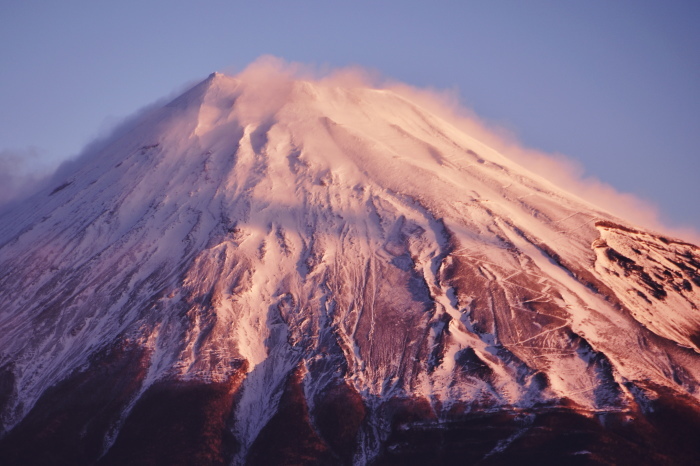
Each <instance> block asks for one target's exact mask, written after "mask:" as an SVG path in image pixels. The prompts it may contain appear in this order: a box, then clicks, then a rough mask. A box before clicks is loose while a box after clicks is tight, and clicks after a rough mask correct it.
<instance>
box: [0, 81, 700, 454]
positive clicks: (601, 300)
mask: <svg viewBox="0 0 700 466" xmlns="http://www.w3.org/2000/svg"><path fill="white" fill-rule="evenodd" d="M7 215H8V216H6V217H5V218H4V221H3V222H0V270H2V271H3V272H2V274H1V275H0V310H1V311H0V348H2V350H0V351H2V352H1V353H0V388H1V389H0V410H1V413H2V417H0V420H1V422H2V427H3V429H5V431H6V432H8V433H7V435H6V437H5V438H3V439H2V440H0V460H3V459H6V458H11V459H12V460H13V461H7V462H14V463H22V462H24V463H31V462H32V461H33V462H38V460H37V461H34V460H36V458H35V457H33V456H32V455H35V454H38V453H36V452H37V451H41V452H52V451H53V450H52V448H54V449H55V445H67V446H66V447H65V448H66V449H68V450H70V451H74V452H83V453H75V454H80V455H83V454H84V455H88V456H89V457H85V458H84V463H94V462H96V461H97V460H98V458H102V460H101V461H105V462H107V463H110V462H111V463H114V464H119V463H122V464H123V463H125V462H128V461H127V459H128V458H133V457H135V456H134V455H136V456H138V455H139V454H141V455H146V456H148V455H154V454H155V453H158V454H159V455H160V454H162V455H164V456H162V457H163V458H170V457H169V456H168V455H171V454H174V453H173V451H175V452H180V453H182V452H181V451H180V449H187V448H191V449H193V450H192V451H197V452H199V453H197V454H200V453H201V452H202V451H203V450H202V449H203V448H205V447H206V448H210V451H207V452H206V454H207V455H210V456H211V455H214V456H216V455H218V456H217V458H218V459H217V461H219V462H222V463H223V462H225V461H233V462H238V463H244V462H253V463H255V462H258V463H260V464H266V463H267V464H270V463H283V462H287V463H294V462H299V461H301V460H300V458H306V459H307V460H308V458H312V459H313V461H316V462H353V461H354V462H357V463H368V462H371V461H377V462H382V461H385V462H391V461H394V460H395V462H399V463H401V462H406V461H407V460H408V459H411V455H412V454H413V453H411V452H413V451H414V450H415V451H419V452H422V453H421V454H422V455H424V456H421V458H422V460H426V461H423V462H427V459H426V458H428V457H429V456H430V455H429V454H428V453H426V452H429V451H433V452H434V451H435V450H436V449H437V448H438V447H437V446H436V445H432V444H431V443H430V439H435V438H440V439H443V438H447V437H448V436H445V435H444V433H445V430H450V429H455V432H458V433H459V432H462V430H464V431H466V432H481V431H483V430H484V429H483V428H482V427H483V425H482V424H480V423H483V422H484V421H483V420H484V419H488V420H489V423H490V425H491V426H492V427H493V426H495V427H494V429H491V430H488V433H487V434H484V437H483V438H482V437H478V435H476V434H474V435H476V437H474V439H472V437H471V436H470V437H469V439H470V440H469V441H468V442H466V443H464V442H456V443H450V444H445V445H443V443H440V447H439V448H443V447H444V448H445V451H447V452H448V453H445V454H448V455H451V457H454V458H458V457H459V458H462V457H463V455H467V454H468V455H473V456H474V455H475V456H474V458H472V459H474V462H476V461H480V460H483V459H485V458H490V457H497V458H501V459H504V461H505V459H513V458H515V457H517V456H518V454H519V453H518V452H521V451H529V452H530V453H532V454H534V453H533V452H532V451H531V450H528V448H530V447H528V445H531V444H537V445H539V444H540V443H538V442H539V441H540V440H542V438H545V439H549V440H548V441H551V442H553V443H557V439H558V438H559V437H557V435H559V434H560V433H559V432H550V431H548V430H547V431H546V432H545V433H542V432H540V431H539V430H537V429H534V430H533V429H532V426H539V425H545V424H546V422H550V421H551V419H555V420H556V422H563V423H564V424H565V425H566V423H569V425H570V426H571V432H574V433H575V434H572V435H579V434H577V433H581V432H583V434H580V435H581V439H584V438H588V437H587V436H590V435H593V436H594V437H595V438H596V439H598V440H599V442H597V443H595V442H594V443H595V444H594V445H588V444H586V445H584V446H582V447H581V448H578V447H577V448H576V449H574V450H572V451H569V450H567V449H566V448H568V447H561V448H562V450H561V451H559V450H556V449H555V450H554V453H551V454H553V455H555V456H556V455H559V456H556V459H557V460H559V461H558V462H566V459H567V458H569V459H570V456H571V455H575V454H580V452H581V451H584V450H585V451H594V453H595V454H602V453H601V452H603V450H601V449H600V448H601V447H600V445H607V444H609V443H610V442H619V440H615V439H619V438H625V439H633V440H630V441H629V442H631V443H630V444H632V445H633V446H632V447H630V444H624V445H622V447H624V448H626V450H624V452H626V453H624V452H623V453H621V455H623V456H624V455H625V454H628V453H629V454H637V453H634V451H636V450H635V448H646V449H647V450H644V451H645V452H646V453H645V454H647V453H648V454H649V455H652V456H653V455H656V456H653V457H654V458H656V459H659V458H661V459H664V458H667V457H666V456H664V455H671V457H673V458H681V459H685V458H686V456H683V455H686V454H687V455H689V456H692V453H687V452H685V450H682V451H681V453H673V452H672V447H673V446H674V445H676V444H675V443H674V442H675V441H676V440H674V438H675V437H673V436H669V435H670V434H669V435H666V434H661V433H660V432H663V431H664V429H663V427H664V426H663V425H661V424H658V425H657V424H654V423H655V422H657V421H656V420H655V418H654V417H653V416H651V415H649V413H651V412H652V411H653V410H667V411H669V410H670V411H669V412H671V413H672V415H673V416H681V415H680V414H678V413H679V412H680V411H683V410H687V413H692V416H694V415H695V414H697V413H700V409H699V404H698V399H697V397H698V393H699V392H700V359H699V357H700V356H699V353H700V347H699V346H698V344H699V343H698V342H699V341H700V339H699V338H698V335H700V317H699V316H698V314H697V308H698V306H700V295H699V294H698V291H697V290H698V287H700V276H698V268H700V253H699V251H698V249H697V248H696V247H695V246H693V245H691V244H688V243H682V242H672V241H669V240H668V239H666V238H663V237H659V236H658V235H654V234H652V233H649V232H645V231H643V230H641V229H639V228H636V227H631V226H626V225H625V222H624V221H623V220H621V219H618V218H616V217H614V216H613V215H611V214H609V213H608V212H606V211H604V210H602V209H599V208H597V207H595V206H594V205H592V204H590V203H588V202H586V201H584V200H582V199H580V198H578V197H577V196H574V195H572V194H570V193H567V192H566V191H564V190H562V189H560V188H558V187H556V186H554V185H553V184H552V183H550V182H548V181H547V180H544V179H543V178H542V177H541V176H538V175H537V174H534V173H532V172H530V171H528V170H527V169H526V168H524V167H522V166H521V165H519V164H517V163H515V162H514V161H512V160H510V159H508V158H507V157H505V156H504V155H502V154H500V153H498V152H497V151H495V150H494V149H492V148H491V147H489V146H488V145H487V144H484V143H482V142H480V141H478V140H477V139H476V138H474V137H472V136H471V135H469V134H466V133H464V132H463V131H461V130H460V129H458V128H456V127H455V126H453V125H451V124H450V123H448V122H446V121H445V120H444V119H442V118H440V117H439V116H437V115H435V114H433V113H431V112H429V111H428V110H426V109H425V108H424V107H421V106H420V105H418V104H417V103H415V102H412V101H411V100H410V99H408V98H406V97H404V96H401V95H399V94H396V93H394V92H391V91H383V90H376V89H371V88H369V87H362V86H359V85H340V84H338V83H337V82H334V81H327V82H321V81H318V82H317V81H308V80H303V79H300V78H296V77H294V75H292V74H290V73H285V72H281V71H279V70H277V71H275V69H274V67H273V71H272V72H269V70H265V69H259V70H256V69H255V68H252V69H250V70H247V71H246V72H244V73H242V74H241V75H239V76H236V77H230V76H225V75H221V74H213V75H210V76H209V78H207V79H206V80H204V81H202V82H201V83H199V84H197V85H195V86H194V87H193V88H191V89H190V90H188V91H187V92H185V93H184V94H183V95H182V96H180V97H178V98H177V99H175V100H173V101H172V102H171V103H170V104H168V105H167V106H166V107H164V108H163V109H161V110H159V111H156V112H155V113H153V114H149V116H148V117H147V118H144V120H143V121H142V122H141V124H140V125H139V126H138V127H137V128H135V129H134V130H133V131H131V132H130V133H128V134H126V135H120V137H118V138H116V137H115V138H114V139H113V140H111V141H108V144H106V145H105V147H103V148H101V149H100V150H99V152H97V153H95V154H93V156H92V157H90V158H87V159H86V160H85V163H84V164H83V165H81V166H79V167H76V169H75V170H74V172H72V173H71V174H69V175H68V176H67V178H66V180H65V181H63V182H61V183H60V184H59V185H57V186H56V187H55V188H54V189H52V190H48V191H46V192H43V193H39V194H38V195H37V196H36V197H35V198H33V199H30V200H29V201H27V204H26V205H24V206H23V208H22V209H18V210H16V211H15V212H14V213H12V214H11V215H12V216H10V214H7ZM4 387H10V388H9V389H6V388H4ZM86 394H87V396H86ZM674 403H675V404H674ZM56 406H58V407H56ZM95 406H99V407H103V406H107V408H104V409H102V408H100V409H96V408H95ZM65 413H68V414H65ZM494 413H496V414H494ZM71 416H72V417H71ZM688 416H690V417H692V416H691V414H688ZM192 419H202V423H203V424H204V425H205V427H206V428H202V426H201V425H196V426H195V425H194V424H193V423H192V422H193V421H192ZM597 419H604V420H605V422H604V423H603V422H602V421H601V422H599V421H598V420H597ZM683 419H686V418H683ZM693 419H694V418H693ZM698 419H700V416H698ZM547 420H550V421H547ZM630 420H633V421H634V422H639V423H641V424H639V425H643V428H641V427H640V428H636V427H630V424H629V422H628V421H630ZM551 422H555V421H551ZM693 422H695V421H693ZM541 423H545V424H541ZM45 425H50V426H63V427H62V428H58V429H57V430H56V431H55V432H53V433H49V434H47V433H46V431H45V430H44V426H45ZM635 425H636V424H635ZM693 425H697V426H698V427H700V421H698V422H697V424H693ZM163 426H165V427H163ZM288 426H292V428H289V427H288ZM650 426H651V427H650ZM290 429H291V432H289V431H288V430H290ZM190 431H192V432H195V433H194V434H192V435H191V436H185V438H183V435H182V433H183V432H190ZM56 432H58V433H56ZM84 432H89V434H90V435H84ZM151 432H166V433H165V434H163V435H165V436H166V437H168V438H169V439H170V440H169V441H168V442H166V443H167V444H168V445H167V447H166V446H165V444H162V443H163V441H162V438H161V437H157V436H155V437H153V438H151V437H150V436H151ZM538 432H539V433H538ZM649 432H651V433H649ZM426 433H427V434H426ZM657 433H659V435H660V436H661V437H659V438H661V440H658V439H657V438H656V437H655V435H656V434H657ZM287 434H289V435H287ZM61 435H65V436H66V439H64V440H65V441H63V440H61V441H58V440H56V441H54V440H50V441H48V443H49V445H43V444H42V445H43V446H45V447H46V448H37V447H36V446H35V445H34V442H39V444H41V442H44V440H42V439H46V438H51V439H55V438H58V437H56V436H61ZM154 435H155V434H154ZM159 435H160V434H159ZM210 435H211V436H212V437H209V436H210ZM470 435H471V434H470ZM52 436H53V437H52ZM542 436H544V437H542ZM156 437H157V438H156ZM457 437H460V438H461V437H462V436H461V435H458V436H457ZM477 437H478V438H477ZM521 437H522V438H523V439H525V441H523V442H522V444H521V443H519V442H518V441H517V439H519V438H521ZM144 438H145V439H146V440H147V441H144V440H143V439H144ZM450 438H451V437H450ZM577 438H578V437H577ZM159 439H160V440H159ZM232 439H234V440H232ZM281 439H282V440H281ZM59 440H60V439H59ZM472 440H473V441H472ZM652 440H653V442H655V443H654V445H657V447H658V450H654V451H648V449H649V448H651V447H648V446H646V445H648V444H649V442H651V441H652ZM23 442H24V443H23ZM52 442H53V443H52ZM436 442H437V441H436ZM440 442H442V440H441V441H440ZM161 444H162V445H161ZM172 445H175V447H173V446H172ZM407 445H411V448H409V447H407ZM475 445H476V446H475ZM567 445H568V444H567ZM413 447H415V448H414V449H412V448H413ZM584 447H585V448H584ZM431 448H432V450H431ZM558 448H559V447H558ZM71 449H72V450H71ZM149 449H150V450H149ZM518 449H521V450H518ZM134 451H139V452H141V453H138V454H135V453H134ZM183 451H184V450H183ZM188 451H189V450H188ZM7 452H9V453H7ZM84 452H92V453H84ZM154 452H155V453H154ZM290 452H291V453H290ZM669 452H671V453H669ZM54 453H55V454H56V455H58V454H59V452H54ZM42 454H43V453H42ZM46 454H49V453H46ZM51 454H53V453H51ZM201 454H204V453H201ZM229 454H231V455H234V456H226V455H229ZM539 454H540V455H542V454H543V453H539ZM674 454H675V455H676V456H673V455H674ZM3 455H5V456H3ZM90 455H92V456H90ZM275 455H277V456H275ZM285 455H292V456H291V457H288V456H285ZM294 455H296V456H294ZM425 455H427V456H425ZM509 455H510V456H509ZM210 456H207V457H210ZM144 457H145V456H144ZM149 457H150V456H149ZM18 458H19V459H22V461H20V460H18ZM32 458H33V459H32ZM470 458H471V456H470ZM552 458H554V457H552ZM173 461H174V460H173ZM173 461H170V462H173ZM164 462H166V463H167V462H168V461H167V460H165V459H164ZM553 462H554V461H553Z"/></svg>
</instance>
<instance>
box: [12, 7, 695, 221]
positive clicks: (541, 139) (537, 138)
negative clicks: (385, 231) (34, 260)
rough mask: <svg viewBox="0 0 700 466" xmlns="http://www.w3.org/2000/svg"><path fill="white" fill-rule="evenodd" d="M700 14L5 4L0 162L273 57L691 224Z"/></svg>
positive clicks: (41, 157)
mask: <svg viewBox="0 0 700 466" xmlns="http://www.w3.org/2000/svg"><path fill="white" fill-rule="evenodd" d="M698 21H700V2H698V1H673V0H671V1H661V0H659V1H653V2H651V1H645V0H635V1H627V0H616V1H614V2H613V1H602V0H588V1H585V2H584V1H578V2H574V1H534V0H528V1H515V0H513V1H497V0H492V1H487V0H484V1H473V2H470V1H435V2H419V1H378V0H375V1H372V2H370V1H358V0H356V1H353V2H343V3H342V4H341V2H331V1H293V0H287V1H264V0H262V1H259V2H243V1H205V0H201V1H197V2H195V1H194V0H190V1H185V0H168V1H149V0H140V1H132V0H122V1H120V2H106V1H94V0H92V1H71V0H66V1H61V2H49V1H36V0H24V1H13V0H0V44H2V46H0V170H3V169H4V170H10V169H12V170H22V169H24V170H32V169H36V168H37V167H39V166H42V164H50V163H56V162H57V161H59V160H63V159H66V158H68V157H71V156H74V155H76V154H77V153H78V152H79V151H80V149H81V148H82V147H83V146H84V145H85V144H86V143H87V142H89V141H90V140H91V139H93V138H94V137H96V136H98V135H100V134H104V133H105V132H106V131H107V130H108V129H109V128H111V127H112V126H113V125H114V124H115V123H116V122H118V121H119V120H121V119H122V118H124V117H126V116H128V115H129V114H131V113H133V112H135V111H136V110H138V109H139V108H140V107H143V106H145V105H147V104H149V103H151V102H153V101H154V100H156V99H158V98H162V97H165V96H168V95H170V94H172V93H173V92H176V91H178V90H181V89H183V86H184V85H185V84H187V83H192V82H193V81H198V80H201V79H204V78H205V77H206V76H207V75H208V74H209V73H211V72H212V71H215V70H219V71H228V72H232V71H236V70H241V69H242V68H244V67H245V66H246V65H247V64H249V63H250V62H252V61H254V60H255V59H256V58H257V57H259V56H261V55H264V54H272V55H276V56H278V57H281V58H283V59H285V60H288V61H298V62H302V63H306V64H312V65H321V66H325V65H328V66H331V67H339V66H347V65H361V66H364V67H367V68H370V69H373V70H376V71H378V72H380V73H382V74H383V75H385V76H388V77H391V78H394V79H397V80H400V81H403V82H406V83H408V84H411V85H414V86H419V87H426V86H430V87H433V88H437V89H445V88H447V89H455V90H457V91H458V92H459V95H460V98H461V103H462V104H463V105H464V106H466V107H468V108H470V109H472V110H474V111H475V112H476V114H477V115H479V116H480V117H482V118H484V119H485V120H487V121H488V122H490V123H492V124H495V125H499V126H501V127H504V128H505V129H507V130H508V131H510V132H511V133H513V134H514V135H515V136H516V137H517V138H518V139H519V140H520V141H521V143H522V144H523V145H525V146H527V147H531V148H534V149H539V150H543V151H546V152H551V153H561V154H565V155H567V156H569V157H570V158H572V159H574V160H577V161H579V162H580V163H581V164H582V166H583V167H584V169H585V174H586V175H592V176H595V177H597V178H599V179H601V180H602V181H604V182H607V183H609V184H611V185H613V186H614V187H616V188H617V189H618V190H620V191H623V192H631V193H634V194H636V195H638V196H639V197H641V198H643V199H647V200H650V201H652V202H653V203H656V204H657V205H658V206H659V207H660V208H661V210H662V214H663V216H662V218H663V219H664V220H666V221H667V222H669V223H671V224H675V225H690V226H693V227H694V228H695V229H697V230H700V207H698V200H700V181H699V180H698V178H700V150H699V148H700V27H698ZM12 156H20V157H22V158H23V160H25V164H24V167H23V168H22V167H17V166H15V167H14V168H11V167H10V166H9V165H8V163H4V164H2V162H3V160H2V159H3V158H4V159H5V162H7V159H8V158H12Z"/></svg>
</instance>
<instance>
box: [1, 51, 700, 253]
mask: <svg viewBox="0 0 700 466" xmlns="http://www.w3.org/2000/svg"><path fill="white" fill-rule="evenodd" d="M227 74H235V79H237V80H239V82H240V85H241V86H243V88H245V92H241V98H240V99H238V100H236V107H237V109H236V114H237V115H238V116H240V117H242V118H243V119H245V120H249V121H258V122H266V121H268V120H270V119H271V118H272V117H273V116H274V114H275V113H276V112H277V111H278V110H279V108H280V107H281V106H282V105H283V104H284V102H285V101H286V100H287V98H288V97H289V95H290V92H291V91H292V87H293V83H294V82H295V81H297V80H307V81H313V82H315V83H316V84H318V85H323V86H338V87H370V88H377V89H387V90H391V91H393V92H396V93H398V94H399V95H401V96H403V97H405V98H407V99H408V100H411V101H412V102H414V103H416V104H418V105H420V106H421V107H423V108H425V109H426V110H428V111H430V112H432V113H434V114H435V115H436V116H438V117H440V118H442V119H444V120H446V121H447V122H449V123H451V124H452V125H453V126H455V127H457V128H459V129H461V130H462V131H464V132H465V133H467V134H469V135H470V136H471V137H473V138H475V139H477V140H479V141H481V142H482V143H484V144H486V145H488V146H490V147H492V148H493V149H495V150H497V151H498V152H500V153H501V154H503V155H505V156H506V157H508V158H510V159H511V160H513V161H515V162H516V163H519V164H520V165H522V166H523V167H525V168H527V169H528V170H530V171H531V172H533V173H535V174H537V175H540V176H541V177H543V178H545V179H547V180H549V181H551V182H552V183H554V184H556V185H558V186H560V187H561V188H563V189H565V190H567V191H569V192H571V193H573V194H575V195H577V196H579V197H581V198H582V199H585V200H587V201H589V202H591V203H593V204H596V205H597V206H599V207H601V208H603V209H605V210H608V211H609V212H611V213H612V214H614V215H617V216H619V217H621V218H624V219H626V220H629V221H632V222H634V223H636V224H639V225H641V226H644V227H647V228H650V229H653V230H657V231H659V232H663V233H665V234H668V235H672V236H677V237H681V238H685V239H688V240H691V241H694V242H696V243H700V233H698V232H697V231H695V230H694V229H692V228H689V227H680V228H679V227H676V226H670V225H667V224H664V222H662V220H661V216H660V211H659V208H658V207H657V206H656V205H654V204H653V203H651V202H650V201H647V200H643V199H641V198H639V197H637V196H635V195H634V194H631V193H623V192H619V191H618V190H616V189H615V188H614V187H612V186H611V185H609V184H607V183H604V182H602V181H600V180H598V179H597V178H595V177H593V176H589V175H585V170H584V168H583V166H582V165H581V164H580V163H579V162H577V161H575V160H573V159H571V158H569V157H567V156H565V155H561V154H548V153H543V152H540V151H537V150H533V149H529V148H527V147H524V146H523V145H522V144H521V143H519V142H518V140H517V138H516V137H515V136H514V135H513V134H512V133H509V132H508V131H506V130H504V129H503V128H500V127H498V126H496V125H492V124H490V123H488V122H487V121H485V120H483V119H481V118H479V117H478V116H477V115H476V114H475V113H474V112H472V111H471V110H469V109H467V108H465V107H464V106H462V105H461V103H460V99H459V95H458V94H457V92H455V91H444V90H443V91H441V90H434V89H420V88H416V87H413V86H410V85H407V84H404V83H400V82H397V81H395V80H391V79H388V78H385V77H382V76H381V74H380V73H378V72H376V71H373V70H368V69H366V68H362V67H359V66H354V67H345V68H331V67H327V66H309V65H304V64H300V63H290V62H286V61H284V60H282V59H280V58H277V57H272V56H263V57H260V58H259V59H258V60H256V61H255V62H253V63H252V64H250V65H248V66H247V67H246V68H245V69H243V70H242V71H240V72H238V73H227ZM171 97H172V94H171ZM171 97H169V98H168V99H161V100H159V101H158V102H156V103H154V104H151V105H149V106H147V107H145V108H143V109H141V110H139V111H138V112H136V113H135V114H134V115H132V116H131V117H129V118H127V119H125V120H124V121H123V122H122V123H121V124H119V125H117V126H116V127H115V128H114V129H113V130H112V132H111V133H110V134H108V135H106V136H103V137H100V138H98V139H96V140H95V141H93V142H92V143H90V144H88V145H87V146H86V148H85V149H84V150H83V151H82V153H81V155H79V156H78V157H77V158H76V159H74V160H72V161H69V162H66V163H64V164H63V165H62V166H61V167H59V169H58V170H57V173H56V175H55V176H54V177H53V179H57V178H60V176H62V174H64V173H66V171H67V170H71V169H72V167H75V165H76V164H78V165H79V164H80V163H81V161H82V160H84V159H85V158H86V157H87V158H89V157H92V156H93V155H95V154H97V153H98V152H99V150H100V148H102V147H104V145H105V144H107V143H108V142H109V141H112V140H114V139H115V138H118V137H121V136H123V135H124V134H126V133H127V132H128V131H130V130H131V129H132V128H133V127H134V126H135V125H137V124H138V122H139V121H141V119H142V118H143V117H144V116H145V115H148V114H149V113H150V112H152V111H154V110H155V109H157V108H158V107H160V106H162V105H163V104H164V103H165V102H166V101H167V100H169V99H170V98H171ZM32 154H33V152H32V151H31V150H29V151H24V152H14V153H13V152H9V151H5V152H2V153H0V183H2V186H0V207H2V205H3V204H7V203H8V202H9V201H12V200H14V199H18V198H20V197H22V196H24V195H26V194H27V193H29V192H31V191H32V190H33V189H36V188H37V186H39V185H41V181H42V180H43V179H45V178H46V177H45V176H44V174H37V173H33V172H32V171H31V170H26V167H27V166H28V164H29V162H28V161H30V160H31V159H32V157H34V155H32Z"/></svg>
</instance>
